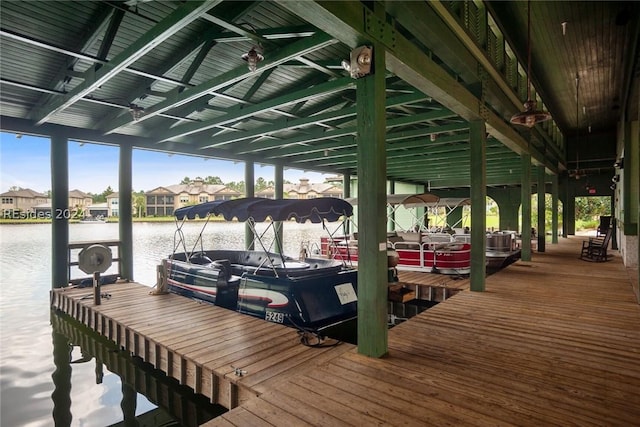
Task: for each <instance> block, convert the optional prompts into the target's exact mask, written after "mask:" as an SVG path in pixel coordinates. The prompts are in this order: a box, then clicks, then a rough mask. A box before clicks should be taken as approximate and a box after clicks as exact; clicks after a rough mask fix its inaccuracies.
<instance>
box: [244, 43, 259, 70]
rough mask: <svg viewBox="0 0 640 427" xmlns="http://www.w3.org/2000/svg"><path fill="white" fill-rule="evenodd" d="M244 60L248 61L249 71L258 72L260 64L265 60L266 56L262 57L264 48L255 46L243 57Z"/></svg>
mask: <svg viewBox="0 0 640 427" xmlns="http://www.w3.org/2000/svg"><path fill="white" fill-rule="evenodd" d="M242 59H244V60H245V61H247V67H249V70H251V71H252V72H253V71H256V69H257V68H258V62H260V61H262V60H264V55H262V47H261V46H253V47H252V48H251V50H249V52H247V53H245V54H244V55H242Z"/></svg>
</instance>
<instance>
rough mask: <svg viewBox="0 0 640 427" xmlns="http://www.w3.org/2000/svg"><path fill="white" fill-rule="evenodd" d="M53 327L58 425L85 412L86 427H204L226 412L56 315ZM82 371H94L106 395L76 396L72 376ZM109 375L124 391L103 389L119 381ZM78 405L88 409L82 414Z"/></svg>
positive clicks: (93, 334) (111, 344)
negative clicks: (114, 425)
mask: <svg viewBox="0 0 640 427" xmlns="http://www.w3.org/2000/svg"><path fill="white" fill-rule="evenodd" d="M51 325H52V328H53V359H54V363H55V366H56V369H55V371H54V373H53V375H52V379H53V383H54V387H55V388H54V391H53V393H52V395H51V398H52V400H53V404H54V407H53V419H54V422H55V424H56V425H60V426H67V425H71V424H72V419H73V415H72V414H75V416H76V417H77V416H78V413H79V412H80V417H81V418H82V419H81V420H79V422H80V424H81V425H83V426H86V425H96V426H98V425H105V421H106V420H116V421H117V420H121V421H122V423H123V425H126V426H142V425H149V426H159V425H163V426H169V425H175V426H199V425H201V424H203V423H205V422H207V421H209V420H211V419H213V418H214V417H216V416H218V415H220V414H222V413H224V412H226V409H225V408H223V407H222V406H219V405H213V404H210V403H209V401H208V399H207V398H206V397H205V396H202V395H196V394H195V393H193V391H192V390H191V389H190V388H189V387H183V386H180V385H179V384H178V383H177V382H176V381H175V380H174V379H172V378H168V377H166V376H165V375H164V374H163V373H162V372H160V371H158V370H155V369H153V367H152V366H151V365H149V364H147V363H144V362H143V361H142V360H141V359H139V358H136V357H131V356H130V354H129V353H128V352H126V351H124V350H120V349H119V348H118V347H117V346H116V345H115V344H114V343H113V342H111V341H109V340H107V339H105V338H104V337H102V336H100V335H98V334H96V333H95V332H93V331H91V330H90V329H89V328H87V327H86V326H84V325H82V324H80V323H78V322H76V321H75V320H73V319H71V318H69V317H68V316H66V315H64V314H58V313H55V312H52V313H51ZM82 365H84V367H85V369H86V368H87V367H89V368H90V369H93V372H94V374H95V377H94V378H95V384H94V385H95V386H98V387H92V388H93V389H94V390H95V389H101V391H100V392H99V394H96V393H95V392H89V393H82V394H78V393H76V392H75V391H74V392H72V387H71V383H72V374H73V371H74V370H75V369H76V367H79V366H82ZM104 369H107V370H108V372H109V373H114V374H116V375H117V376H118V377H119V382H120V388H119V390H118V387H113V386H112V385H109V386H108V387H100V386H102V385H103V381H104V380H106V379H109V380H111V379H114V378H115V377H114V376H113V375H107V376H105V372H104ZM139 393H140V394H139ZM141 395H144V396H145V397H146V399H145V398H143V397H142V396H141ZM105 400H107V401H109V402H108V403H109V404H107V405H105ZM117 400H119V405H118V402H117ZM76 405H78V406H81V407H82V408H84V409H83V410H82V411H77V410H76V409H75V406H76ZM72 406H74V410H73V411H72ZM106 412H109V414H107V413H106ZM108 424H112V423H108Z"/></svg>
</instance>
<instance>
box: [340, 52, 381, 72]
mask: <svg viewBox="0 0 640 427" xmlns="http://www.w3.org/2000/svg"><path fill="white" fill-rule="evenodd" d="M372 62H373V49H372V48H371V46H358V47H357V48H355V49H353V50H352V51H351V53H350V54H349V61H347V60H346V59H345V60H343V61H342V68H344V69H345V70H347V71H348V72H349V75H350V76H351V78H353V79H358V78H360V77H364V76H366V75H368V74H371V71H372V70H371V64H372Z"/></svg>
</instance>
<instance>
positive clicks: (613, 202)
mask: <svg viewBox="0 0 640 427" xmlns="http://www.w3.org/2000/svg"><path fill="white" fill-rule="evenodd" d="M611 228H612V229H613V232H612V233H611V249H614V250H618V225H617V222H616V192H615V190H614V191H613V195H612V196H611Z"/></svg>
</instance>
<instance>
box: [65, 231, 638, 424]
mask: <svg viewBox="0 0 640 427" xmlns="http://www.w3.org/2000/svg"><path fill="white" fill-rule="evenodd" d="M580 241H581V239H561V242H560V243H559V244H558V245H550V246H548V247H547V252H546V253H534V254H533V260H532V261H530V262H522V261H518V262H516V263H515V264H512V265H511V266H509V267H508V268H506V269H504V270H502V271H500V272H498V273H495V274H493V275H491V276H489V277H488V278H487V282H486V292H470V291H468V290H464V291H462V292H459V293H457V294H456V295H455V296H453V297H451V298H448V299H447V300H446V301H445V302H443V303H440V304H438V305H436V306H435V307H433V308H431V309H429V310H427V311H424V312H422V313H420V314H418V315H417V316H416V317H414V318H412V319H410V320H409V321H406V322H403V323H401V324H399V325H397V326H395V327H394V328H392V329H391V330H390V331H389V340H388V342H389V354H388V356H387V357H385V358H380V359H371V358H367V357H364V356H361V355H358V354H357V352H356V351H355V348H354V346H352V345H347V344H344V345H343V346H339V347H338V348H334V349H313V348H307V347H304V346H302V345H300V343H299V339H298V336H297V333H296V332H295V331H294V330H292V329H289V328H285V327H282V326H281V325H276V324H269V323H265V322H263V321H261V320H259V319H254V318H250V317H247V316H243V315H240V314H238V313H234V312H230V311H227V310H223V309H220V308H218V307H212V306H208V305H204V304H197V303H195V302H194V301H192V300H189V299H186V298H183V297H179V296H176V295H162V296H153V295H149V294H148V292H149V290H150V288H148V287H144V286H140V285H137V284H118V285H109V286H113V288H109V287H105V288H104V289H105V292H108V293H109V294H111V298H110V299H108V300H104V302H103V304H102V305H100V306H94V305H93V301H92V299H81V298H83V297H85V296H86V295H87V294H89V293H91V292H92V290H91V289H90V288H87V289H69V290H64V291H55V292H54V295H52V301H54V302H55V304H58V305H60V306H62V307H64V310H65V311H68V312H71V313H72V314H73V315H74V316H75V317H77V318H79V319H81V321H83V322H84V323H87V324H89V325H91V327H96V328H98V329H100V328H105V331H106V332H105V333H107V334H108V335H109V336H110V337H112V339H114V340H117V342H119V343H120V342H122V343H124V344H126V346H127V348H128V349H129V350H131V351H136V352H139V353H142V354H145V355H147V356H148V357H149V358H151V359H152V362H153V361H155V362H158V363H160V365H161V366H163V367H164V368H165V369H167V370H169V371H170V373H171V375H173V376H176V377H177V378H178V379H179V380H182V381H184V382H186V383H187V384H190V385H192V384H193V386H194V387H196V388H200V389H204V390H202V391H203V392H204V393H205V394H207V395H211V394H213V393H217V398H221V397H224V396H228V398H225V399H226V401H228V403H230V404H232V403H233V402H234V401H237V402H238V403H239V404H240V405H241V406H240V407H239V408H237V409H235V410H232V411H230V412H228V413H226V414H224V415H223V416H221V417H219V418H217V419H215V420H211V421H210V422H208V423H207V424H206V425H207V426H208V427H209V426H221V425H225V426H231V425H235V426H240V425H242V426H244V425H322V426H325V425H336V426H338V425H362V424H366V425H425V424H433V425H456V426H457V425H478V426H499V425H520V426H529V425H530V426H540V425H563V426H565V425H566V426H569V425H579V426H592V425H593V426H596V425H620V426H630V425H638V420H639V419H640V328H638V325H639V324H640V305H638V302H637V299H636V295H635V293H634V292H635V290H634V289H633V286H634V285H635V286H637V283H634V282H633V280H632V279H630V276H633V275H630V274H629V273H628V271H626V269H625V268H624V267H623V266H622V264H621V261H620V259H619V257H615V256H614V257H613V259H612V260H611V261H608V262H605V263H586V262H583V261H580V260H579V259H578V254H579V248H580ZM400 277H401V280H406V281H415V283H424V284H427V285H430V286H443V287H444V286H446V287H447V288H448V289H454V287H460V288H464V289H468V280H466V279H463V280H454V279H453V278H450V277H447V276H441V275H432V274H429V275H424V274H422V275H421V273H415V272H400ZM636 277H637V276H636ZM465 287H466V288H465ZM111 289H112V290H111ZM127 301H130V304H129V305H128V304H127ZM105 322H107V323H106V326H105ZM123 334H124V335H125V336H123ZM318 350H320V351H318ZM158 352H159V353H158ZM234 367H237V368H240V369H242V370H244V371H246V373H245V374H243V375H242V376H236V375H235V373H234ZM198 375H201V376H202V378H196V377H197V376H198ZM234 387H235V388H234ZM220 393H222V394H220ZM223 403H224V402H223Z"/></svg>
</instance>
